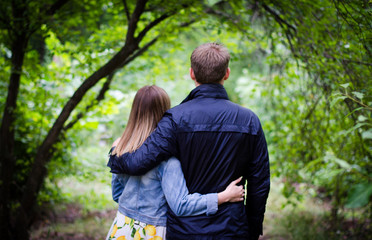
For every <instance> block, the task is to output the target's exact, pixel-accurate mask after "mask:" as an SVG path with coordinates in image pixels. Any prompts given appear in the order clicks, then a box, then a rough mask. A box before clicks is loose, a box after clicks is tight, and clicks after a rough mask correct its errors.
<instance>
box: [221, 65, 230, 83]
mask: <svg viewBox="0 0 372 240" xmlns="http://www.w3.org/2000/svg"><path fill="white" fill-rule="evenodd" d="M229 76H230V68H229V67H228V68H227V69H226V74H225V76H224V77H223V80H226V79H228V78H229Z"/></svg>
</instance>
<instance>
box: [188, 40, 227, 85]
mask: <svg viewBox="0 0 372 240" xmlns="http://www.w3.org/2000/svg"><path fill="white" fill-rule="evenodd" d="M190 60H191V68H192V70H193V71H194V75H195V78H196V81H197V82H198V83H201V84H204V83H219V82H220V81H221V80H222V79H223V77H224V76H225V74H226V71H227V68H228V67H229V61H230V54H229V51H228V50H227V48H226V47H224V46H223V45H222V44H219V43H205V44H202V45H200V46H199V47H197V48H195V50H194V51H193V52H192V54H191V58H190Z"/></svg>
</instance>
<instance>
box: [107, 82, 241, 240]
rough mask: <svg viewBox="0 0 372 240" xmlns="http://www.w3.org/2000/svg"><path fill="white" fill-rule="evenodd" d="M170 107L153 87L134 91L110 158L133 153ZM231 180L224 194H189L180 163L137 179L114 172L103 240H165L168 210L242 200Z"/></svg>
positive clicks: (194, 210)
mask: <svg viewBox="0 0 372 240" xmlns="http://www.w3.org/2000/svg"><path fill="white" fill-rule="evenodd" d="M169 108H170V99H169V97H168V95H167V93H166V92H165V91H164V90H163V89H162V88H159V87H157V86H145V87H143V88H141V89H140V90H138V92H137V94H136V96H135V98H134V101H133V105H132V110H131V112H130V115H129V120H128V124H127V127H126V128H125V130H124V133H123V135H122V136H121V138H120V139H117V140H116V141H115V142H114V144H113V148H112V149H111V154H112V155H115V154H116V155H122V154H123V153H125V152H132V151H135V150H136V149H137V148H138V147H140V146H141V145H142V144H143V142H144V141H145V140H146V138H147V137H148V136H149V135H150V134H151V132H152V131H153V130H154V129H155V128H156V125H157V123H158V122H159V121H160V119H161V118H162V116H163V114H164V113H165V111H166V110H168V109H169ZM240 180H241V178H240V179H237V180H235V181H233V182H232V183H231V184H230V185H229V186H228V187H227V188H226V190H225V191H223V192H220V193H218V194H217V193H210V194H205V195H201V194H198V193H194V194H189V191H188V189H187V187H186V183H185V179H184V176H183V173H182V169H181V164H180V162H179V161H178V160H177V159H175V158H171V159H169V160H168V161H164V162H162V163H161V164H160V165H159V166H157V167H155V168H154V169H152V170H151V171H149V172H148V173H146V174H145V175H142V176H129V175H125V174H113V176H112V195H113V199H114V200H115V201H116V202H118V203H119V209H118V213H117V215H116V218H115V220H114V222H113V224H112V226H111V229H110V231H109V233H108V235H107V238H106V239H107V240H108V239H118V240H124V239H127V240H128V239H154V240H160V239H165V234H166V212H167V210H168V206H169V207H170V209H171V210H172V211H173V212H174V213H175V214H177V215H179V216H191V215H199V214H207V215H210V214H214V213H216V212H217V209H218V205H219V204H222V203H224V202H228V201H230V202H237V201H242V200H243V196H244V189H243V187H242V186H237V185H236V184H237V183H238V182H239V181H240Z"/></svg>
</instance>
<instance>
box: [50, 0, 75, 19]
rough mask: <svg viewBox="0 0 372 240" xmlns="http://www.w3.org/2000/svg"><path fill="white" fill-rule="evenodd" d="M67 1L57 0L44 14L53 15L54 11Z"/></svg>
mask: <svg viewBox="0 0 372 240" xmlns="http://www.w3.org/2000/svg"><path fill="white" fill-rule="evenodd" d="M68 1H70V0H57V1H56V2H55V3H54V4H53V5H52V6H51V7H50V8H49V9H48V10H47V11H46V14H47V15H49V16H53V15H54V14H55V13H56V11H58V10H59V9H60V8H62V7H63V6H64V5H65V4H66V3H67V2H68Z"/></svg>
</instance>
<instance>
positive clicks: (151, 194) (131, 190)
mask: <svg viewBox="0 0 372 240" xmlns="http://www.w3.org/2000/svg"><path fill="white" fill-rule="evenodd" d="M111 185H112V197H113V199H114V200H115V201H116V202H118V203H119V212H120V213H122V214H124V215H125V216H128V217H130V218H133V219H135V220H138V221H141V222H145V223H147V224H152V225H156V226H166V222H167V217H166V213H167V208H168V206H169V207H170V208H171V209H172V211H173V212H174V213H176V214H177V215H179V216H192V215H199V214H204V213H205V214H207V215H211V214H214V213H216V212H217V210H218V197H217V193H210V194H205V195H201V194H199V193H193V194H189V190H188V189H187V186H186V182H185V179H184V176H183V172H182V169H181V164H180V162H179V161H178V160H177V159H176V158H174V157H172V158H170V159H169V160H168V161H164V162H162V163H161V164H160V165H159V166H157V167H155V168H154V169H152V170H150V171H149V172H147V173H146V174H145V175H142V176H129V175H126V174H112V183H111ZM167 203H168V204H167Z"/></svg>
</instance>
